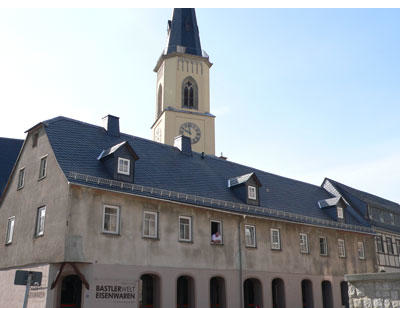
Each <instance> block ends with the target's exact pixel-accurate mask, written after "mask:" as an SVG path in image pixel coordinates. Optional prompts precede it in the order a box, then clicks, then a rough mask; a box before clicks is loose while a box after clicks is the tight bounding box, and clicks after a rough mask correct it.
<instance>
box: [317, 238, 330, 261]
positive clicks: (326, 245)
mask: <svg viewBox="0 0 400 316" xmlns="http://www.w3.org/2000/svg"><path fill="white" fill-rule="evenodd" d="M321 239H323V240H324V244H323V245H324V252H321ZM318 241H319V254H320V256H325V257H326V256H328V240H327V239H326V237H325V236H320V237H319V239H318Z"/></svg>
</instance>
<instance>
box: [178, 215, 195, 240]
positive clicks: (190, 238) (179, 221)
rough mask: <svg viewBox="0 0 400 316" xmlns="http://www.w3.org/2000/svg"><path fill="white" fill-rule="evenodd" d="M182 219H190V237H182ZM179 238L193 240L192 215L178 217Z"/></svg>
mask: <svg viewBox="0 0 400 316" xmlns="http://www.w3.org/2000/svg"><path fill="white" fill-rule="evenodd" d="M181 219H187V220H189V225H188V227H189V238H188V239H186V238H182V236H181ZM178 226H179V227H178V228H179V229H178V240H179V241H182V242H192V217H191V216H185V215H180V216H179V219H178Z"/></svg>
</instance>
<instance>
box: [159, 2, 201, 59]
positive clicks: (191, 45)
mask: <svg viewBox="0 0 400 316" xmlns="http://www.w3.org/2000/svg"><path fill="white" fill-rule="evenodd" d="M168 24H169V34H168V40H167V47H166V53H167V54H171V53H175V52H177V51H178V50H177V46H178V45H179V46H183V47H185V48H186V51H185V53H186V54H191V55H197V56H202V50H201V44H200V36H199V28H198V26H197V20H196V12H195V10H194V9H187V8H186V9H174V12H173V15H172V21H168Z"/></svg>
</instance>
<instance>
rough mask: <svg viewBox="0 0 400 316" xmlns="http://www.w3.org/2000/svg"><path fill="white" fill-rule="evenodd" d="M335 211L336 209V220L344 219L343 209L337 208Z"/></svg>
mask: <svg viewBox="0 0 400 316" xmlns="http://www.w3.org/2000/svg"><path fill="white" fill-rule="evenodd" d="M336 209H337V217H338V219H344V210H343V207H341V206H337V207H336Z"/></svg>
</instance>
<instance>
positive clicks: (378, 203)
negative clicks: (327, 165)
mask: <svg viewBox="0 0 400 316" xmlns="http://www.w3.org/2000/svg"><path fill="white" fill-rule="evenodd" d="M325 180H327V181H329V182H330V183H331V184H332V185H333V186H334V187H335V188H336V190H337V191H338V192H339V193H340V194H341V195H342V196H343V197H344V198H345V199H346V200H347V202H348V203H350V204H351V206H352V207H353V208H355V209H357V211H358V212H360V213H362V214H363V215H364V217H367V216H368V206H369V207H371V208H378V209H380V210H384V211H386V212H385V216H386V215H388V213H387V211H389V212H391V213H393V214H394V216H395V217H394V222H392V219H391V218H390V219H389V220H388V219H386V222H382V221H381V220H380V219H379V220H378V219H377V218H376V213H375V212H374V211H373V210H372V218H370V219H369V220H370V222H371V224H373V225H374V226H375V227H379V228H382V229H385V230H389V231H391V232H396V233H400V225H399V223H400V204H398V203H396V202H393V201H390V200H387V199H384V198H381V197H379V196H376V195H373V194H371V193H367V192H364V191H361V190H357V189H355V188H352V187H349V186H347V185H345V184H343V183H340V182H337V181H335V180H332V179H329V178H326V179H325ZM374 213H375V214H374Z"/></svg>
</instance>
